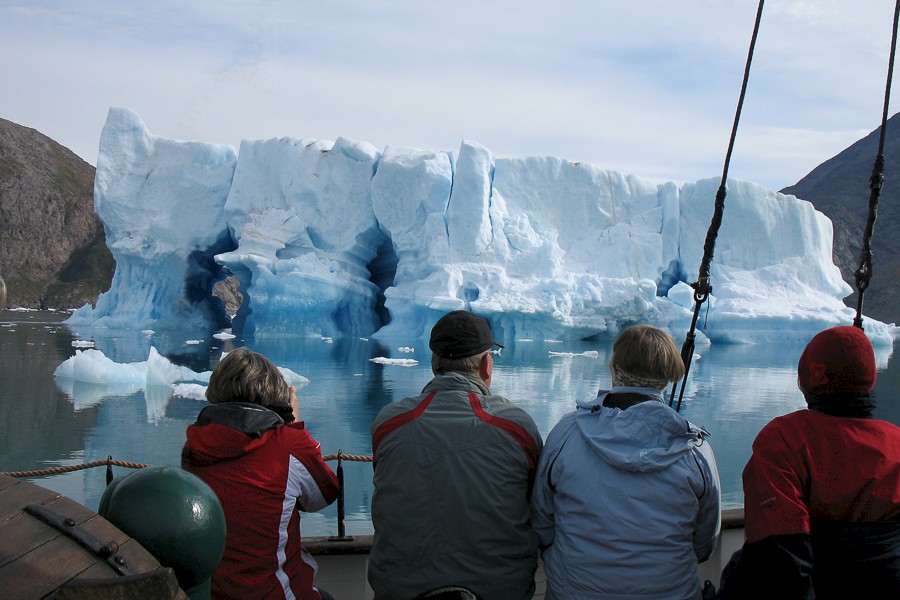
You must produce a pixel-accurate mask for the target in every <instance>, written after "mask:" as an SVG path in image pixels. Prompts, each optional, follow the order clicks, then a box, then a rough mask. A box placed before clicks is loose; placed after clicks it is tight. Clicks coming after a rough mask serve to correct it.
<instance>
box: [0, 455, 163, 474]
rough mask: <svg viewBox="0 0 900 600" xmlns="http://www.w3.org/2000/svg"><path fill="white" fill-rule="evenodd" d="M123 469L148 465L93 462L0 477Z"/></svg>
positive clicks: (104, 461) (110, 461) (12, 472)
mask: <svg viewBox="0 0 900 600" xmlns="http://www.w3.org/2000/svg"><path fill="white" fill-rule="evenodd" d="M109 466H113V467H125V468H127V469H143V468H144V467H149V466H150V465H147V464H144V463H134V462H127V461H124V460H109V459H107V460H95V461H93V462H87V463H83V464H80V465H69V466H67V467H52V468H50V469H40V470H38V471H8V472H6V473H0V475H9V476H10V477H43V476H45V475H61V474H63V473H72V472H74V471H83V470H85V469H93V468H94V467H109Z"/></svg>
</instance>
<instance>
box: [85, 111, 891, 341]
mask: <svg viewBox="0 0 900 600" xmlns="http://www.w3.org/2000/svg"><path fill="white" fill-rule="evenodd" d="M719 183H720V182H719V180H718V179H704V180H700V181H697V182H692V183H686V184H683V185H681V186H679V185H676V184H675V183H673V182H666V183H661V184H659V183H654V182H650V181H647V180H643V179H640V178H637V177H634V176H631V175H625V174H622V173H619V172H615V171H609V170H604V169H601V168H599V167H596V166H593V165H589V164H584V163H573V162H569V161H566V160H564V159H561V158H555V157H524V158H500V157H495V156H493V155H492V153H491V151H490V150H489V149H487V148H485V147H483V146H481V145H480V144H478V143H477V142H474V141H463V142H462V143H461V145H460V148H459V149H458V150H457V151H434V150H421V149H415V148H405V147H398V146H387V147H385V148H384V149H383V150H379V149H377V148H375V147H374V146H372V145H371V144H369V143H367V142H362V141H353V140H349V139H345V138H338V139H336V140H335V141H328V140H313V139H293V138H280V139H268V140H244V141H243V142H242V143H241V145H240V152H239V153H237V152H235V151H234V150H233V149H232V148H231V147H227V146H220V145H213V144H205V143H202V142H181V141H175V140H168V139H163V138H159V137H157V136H154V135H152V134H151V133H150V132H149V131H148V130H147V128H146V126H145V125H144V123H143V121H142V120H141V118H140V117H139V116H138V115H137V114H136V113H134V112H133V111H130V110H127V109H121V108H113V109H111V110H110V111H109V115H108V117H107V122H106V124H105V126H104V129H103V133H102V136H101V141H100V154H99V158H98V161H97V180H96V185H95V208H96V211H97V214H98V215H99V216H100V218H101V219H102V220H103V223H104V226H105V228H106V231H107V243H108V244H109V246H110V249H111V250H112V252H113V255H114V256H115V259H116V272H115V276H114V278H113V281H112V284H111V287H110V290H109V291H107V292H105V293H104V294H102V295H101V296H100V298H99V299H98V301H97V303H96V306H90V305H86V306H84V307H82V308H80V309H78V310H77V311H75V312H74V313H73V314H72V316H71V317H70V318H69V323H70V324H75V325H87V326H92V327H95V326H96V327H128V328H132V329H137V330H140V329H150V328H152V329H160V328H165V327H181V328H185V327H188V326H190V327H198V328H201V329H203V328H205V329H206V330H207V331H209V332H211V331H213V330H218V329H222V328H225V327H229V326H230V327H231V328H232V331H233V332H234V334H235V335H240V336H243V337H244V338H245V339H247V338H251V337H257V338H259V337H266V336H279V335H309V336H320V337H322V338H334V337H336V336H355V337H364V338H367V337H374V338H383V339H395V338H396V339H400V338H421V337H423V336H426V335H427V334H428V332H429V331H430V329H431V326H432V325H433V324H434V322H435V321H436V320H437V319H438V318H440V316H441V315H443V314H444V313H445V312H447V311H450V310H455V309H467V310H471V311H474V312H476V313H479V314H481V315H483V316H485V317H486V318H488V319H489V320H490V322H491V324H492V327H493V329H494V331H495V335H496V336H497V337H498V339H504V340H516V339H521V340H577V339H590V338H595V337H604V336H614V335H616V334H617V333H618V332H619V331H621V330H622V329H623V328H625V327H627V326H630V325H632V324H636V323H649V324H653V325H657V326H660V327H664V328H666V329H668V330H670V331H671V332H673V335H676V339H677V338H678V337H679V334H680V333H681V332H683V331H686V330H687V329H688V328H689V326H690V323H691V319H692V315H693V309H694V296H693V288H692V287H691V282H692V281H693V279H695V278H696V276H697V275H696V274H697V270H698V268H699V264H700V262H701V258H702V255H703V244H704V241H705V237H706V232H707V228H708V227H709V222H710V218H711V216H712V212H713V205H714V200H715V195H716V191H717V189H718V187H719ZM831 251H832V224H831V221H830V220H829V219H828V218H827V217H826V216H825V215H823V214H822V213H820V212H817V211H816V210H815V208H814V207H813V205H812V204H811V203H809V202H807V201H805V200H802V199H798V198H796V197H794V196H789V195H783V194H780V193H778V192H775V191H772V190H770V189H768V188H765V187H763V186H761V185H758V184H755V183H751V182H746V181H740V180H736V179H729V180H728V182H727V197H726V203H725V210H724V218H723V221H722V225H721V228H720V230H719V233H718V237H717V241H716V247H715V252H714V255H713V260H712V263H711V269H710V275H711V283H712V288H713V289H712V293H711V294H710V296H709V299H708V301H707V302H706V304H705V305H704V307H703V314H702V316H701V318H700V320H699V323H698V328H699V331H698V335H699V339H700V341H703V342H704V343H705V342H729V343H754V342H760V341H765V340H770V339H773V338H778V339H782V340H785V341H789V340H790V341H805V340H807V339H808V338H809V337H810V336H811V335H812V334H813V333H815V332H816V331H819V330H821V329H824V328H827V327H830V326H833V325H838V324H850V323H851V322H852V320H853V317H854V316H855V311H854V310H853V309H851V308H849V307H847V306H845V305H844V304H843V302H842V300H843V299H844V298H845V297H847V296H848V295H849V294H850V293H851V288H850V286H849V285H848V284H847V283H846V282H844V281H843V280H842V279H841V275H840V271H839V270H838V268H837V267H836V266H835V265H834V262H833V260H832V254H831ZM229 275H233V276H234V277H236V278H237V280H238V281H239V282H240V289H241V293H242V296H243V304H242V305H241V307H240V309H239V310H238V311H237V313H236V314H235V315H233V317H232V318H230V317H229V316H228V315H226V314H224V311H223V308H222V305H221V302H220V301H219V300H218V298H216V297H215V296H214V295H213V287H214V285H215V283H216V282H217V281H219V280H221V279H223V278H225V277H226V276H229ZM865 329H866V332H867V333H868V334H869V336H870V337H871V338H872V340H873V342H875V343H884V344H890V343H892V334H893V332H894V331H895V329H896V328H895V327H894V326H893V324H890V325H888V324H885V323H881V322H878V321H874V320H866V322H865Z"/></svg>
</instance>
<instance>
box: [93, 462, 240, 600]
mask: <svg viewBox="0 0 900 600" xmlns="http://www.w3.org/2000/svg"><path fill="white" fill-rule="evenodd" d="M97 513H98V514H99V515H100V516H102V517H104V518H105V519H106V520H108V521H109V522H110V523H112V524H113V525H115V526H116V527H118V528H119V529H121V530H122V531H123V532H125V533H126V534H127V535H129V536H131V537H132V538H134V539H135V540H137V541H138V542H139V543H140V544H141V546H143V547H144V548H146V549H147V551H148V552H150V554H152V555H153V556H155V557H156V559H157V560H158V561H159V562H160V564H162V566H164V567H171V568H172V569H173V570H174V571H175V576H176V577H177V578H178V584H179V586H181V589H182V590H184V592H185V593H186V594H187V595H188V597H189V598H191V600H209V597H210V583H211V578H212V574H213V572H214V571H215V570H216V567H218V566H219V561H220V560H222V553H223V552H224V551H225V513H224V512H223V511H222V505H221V504H220V503H219V499H218V497H216V493H215V492H214V491H213V490H212V488H211V487H209V486H208V485H206V483H204V482H203V480H202V479H200V478H199V477H197V476H195V475H192V474H191V473H188V472H187V471H185V470H184V469H180V468H178V467H147V468H144V469H141V470H140V471H135V472H134V473H131V474H129V475H126V476H125V477H117V478H116V479H114V480H113V481H112V483H111V484H110V485H109V486H108V487H107V488H106V491H104V492H103V496H102V497H101V498H100V507H99V509H98V511H97Z"/></svg>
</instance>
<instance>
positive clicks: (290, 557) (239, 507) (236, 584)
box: [181, 402, 338, 600]
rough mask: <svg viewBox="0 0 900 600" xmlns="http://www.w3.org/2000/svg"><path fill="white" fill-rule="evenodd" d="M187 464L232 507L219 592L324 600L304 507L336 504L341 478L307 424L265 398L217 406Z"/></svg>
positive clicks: (194, 428)
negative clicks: (288, 420)
mask: <svg viewBox="0 0 900 600" xmlns="http://www.w3.org/2000/svg"><path fill="white" fill-rule="evenodd" d="M181 464H182V467H183V468H184V469H186V470H187V471H190V472H191V473H193V474H194V475H197V476H198V477H200V478H201V479H202V480H203V481H205V482H206V483H207V484H208V485H209V486H210V487H211V488H212V489H213V490H214V491H215V492H216V495H217V496H218V498H219V501H220V502H221V503H222V508H223V510H224V512H225V521H226V527H227V534H226V541H225V553H224V556H223V557H222V561H221V562H220V563H219V567H218V568H217V569H216V571H215V573H214V574H213V577H212V598H214V599H219V598H235V599H238V598H240V599H243V600H247V599H252V598H285V599H288V600H290V599H293V598H299V599H303V600H306V599H311V600H320V598H321V596H320V594H319V592H318V591H317V590H316V589H315V587H314V586H313V578H314V576H315V573H316V562H315V560H314V559H313V558H312V556H310V555H309V554H308V553H307V552H306V550H305V549H304V548H303V547H302V545H301V543H300V542H301V539H300V515H299V513H298V510H303V511H306V512H312V511H317V510H320V509H322V508H324V507H325V506H327V505H329V504H331V503H332V502H333V501H334V500H335V499H336V498H337V496H338V481H337V477H336V476H335V474H334V472H332V470H331V468H329V467H328V465H327V464H326V463H325V461H324V460H323V458H322V454H321V451H320V449H319V444H318V442H316V441H315V440H314V439H313V438H312V437H311V436H310V435H309V433H308V432H307V431H306V429H305V428H304V424H303V422H297V423H293V424H290V425H284V424H283V421H282V419H281V417H279V416H278V415H277V414H276V413H275V412H273V411H271V410H269V409H267V408H264V407H262V406H260V405H258V404H248V403H241V402H229V403H223V404H213V405H210V406H208V407H206V408H204V409H203V410H202V411H201V413H200V416H199V417H198V419H197V423H195V424H194V425H191V426H189V427H188V429H187V442H186V443H185V445H184V448H183V450H182V455H181Z"/></svg>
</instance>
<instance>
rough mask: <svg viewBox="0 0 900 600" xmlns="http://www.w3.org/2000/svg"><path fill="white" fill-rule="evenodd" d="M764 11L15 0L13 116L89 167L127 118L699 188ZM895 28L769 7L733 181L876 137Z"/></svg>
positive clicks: (0, 23) (851, 11) (767, 174)
mask: <svg viewBox="0 0 900 600" xmlns="http://www.w3.org/2000/svg"><path fill="white" fill-rule="evenodd" d="M756 9H757V2H754V1H752V0H729V1H721V0H720V1H712V0H694V1H691V2H678V3H673V2H667V1H663V0H647V1H642V2H626V1H624V0H622V1H612V2H586V1H585V2H578V1H574V0H562V1H560V2H557V3H547V2H543V1H540V2H539V1H536V0H528V1H524V2H511V1H507V0H500V1H498V0H495V1H490V2H483V1H476V0H460V1H459V2H454V3H450V4H447V3H440V4H439V3H430V2H417V3H410V2H399V1H382V2H371V1H365V2H364V1H362V0H353V1H347V2H341V3H339V4H335V3H322V2H313V1H299V2H293V1H292V2H287V1H283V0H282V1H277V0H272V1H261V0H258V1H255V2H250V1H248V2H238V1H234V0H229V1H228V2H212V1H208V0H204V1H195V2H189V3H183V2H173V1H160V2H154V3H149V4H147V3H140V4H131V3H120V2H114V1H112V0H94V1H92V2H90V3H71V2H62V1H52V2H51V1H46V0H45V1H38V2H25V1H23V0H19V1H16V2H5V3H3V4H2V5H0V50H2V52H0V76H2V77H3V80H4V89H5V93H4V94H3V95H0V117H2V118H6V119H9V120H11V121H14V122H16V123H20V124H22V125H26V126H29V127H33V128H35V129H38V130H39V131H41V132H42V133H45V134H47V135H49V136H50V137H52V138H54V139H56V140H57V141H59V142H60V143H62V144H63V145H65V146H67V147H69V148H71V149H72V150H73V151H75V152H76V153H78V154H79V155H81V156H82V157H83V158H85V159H86V160H88V161H89V162H92V163H93V162H95V161H96V153H97V146H98V140H99V137H100V132H101V130H102V127H103V123H104V121H105V116H106V111H107V110H108V108H109V107H110V106H124V107H127V108H130V109H132V110H135V111H136V112H138V113H139V114H140V115H141V116H142V117H143V119H144V120H145V122H146V123H147V124H148V126H149V127H150V129H151V131H153V132H154V133H156V134H158V135H162V136H165V137H172V138H176V139H197V140H201V141H207V142H214V143H227V144H230V145H233V146H235V147H237V146H238V145H239V144H240V140H241V139H244V138H248V139H260V138H267V137H276V136H278V137H280V136H290V137H313V138H326V139H334V138H336V137H338V136H344V137H350V138H354V139H361V140H365V141H369V142H371V143H373V144H375V145H376V146H379V147H383V146H385V145H388V144H391V145H408V146H415V147H420V148H429V149H442V150H453V149H456V148H458V146H459V143H460V142H461V141H462V140H463V139H471V140H476V141H478V142H480V143H481V144H483V145H485V146H487V147H488V148H490V149H491V150H492V151H493V152H494V153H495V154H497V155H499V156H521V155H554V156H561V157H563V158H567V159H570V160H573V161H583V162H590V163H593V164H596V165H598V166H600V167H603V168H610V169H616V170H625V171H626V172H629V173H634V174H637V175H639V176H643V177H648V178H651V179H657V178H662V179H663V180H673V181H692V180H696V179H699V178H704V177H716V176H718V175H720V173H721V168H722V162H723V160H724V154H725V150H726V145H727V141H728V136H729V134H730V130H731V123H732V120H733V118H734V109H735V106H736V103H737V99H738V93H739V91H740V83H741V77H742V74H743V68H744V61H745V59H746V54H747V48H748V46H749V42H750V35H751V32H752V26H753V20H754V19H755V16H756ZM892 17H893V12H892V7H891V6H888V3H884V2H877V1H875V0H860V1H858V2H853V3H847V2H837V1H826V0H821V1H819V0H817V1H816V2H803V1H794V2H784V3H776V4H773V3H769V4H767V5H766V8H765V11H764V14H763V19H762V24H761V31H760V36H759V40H758V42H757V47H756V54H755V56H754V61H753V67H752V70H751V75H750V84H749V88H748V92H747V97H746V100H745V105H744V114H743V116H742V119H741V128H740V129H739V132H738V138H737V140H736V146H735V153H734V158H733V161H732V170H731V171H730V174H731V175H732V176H734V177H738V178H741V179H749V180H751V181H757V182H759V183H763V184H764V185H768V186H770V187H773V188H780V187H784V186H786V185H790V184H792V183H795V182H796V181H797V180H798V179H799V178H801V177H802V176H803V175H805V174H806V173H807V172H808V171H809V170H810V169H811V168H812V167H814V166H815V165H817V164H819V163H821V162H822V161H824V160H827V159H828V158H830V157H831V156H833V155H834V154H836V153H837V152H839V151H840V150H842V149H843V148H844V147H846V145H849V144H850V143H852V142H853V141H855V140H856V139H858V137H857V138H854V137H848V136H849V135H855V133H856V132H863V133H867V132H869V131H871V130H872V129H874V128H876V127H877V126H878V124H879V122H880V117H881V111H882V102H883V97H884V81H885V77H886V72H887V54H888V51H889V49H890V33H891V31H890V25H891V22H892ZM895 79H896V78H895ZM776 140H777V143H778V144H779V145H778V146H777V148H775V147H773V141H776ZM823 140H833V142H832V143H823ZM835 144H837V146H835Z"/></svg>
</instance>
